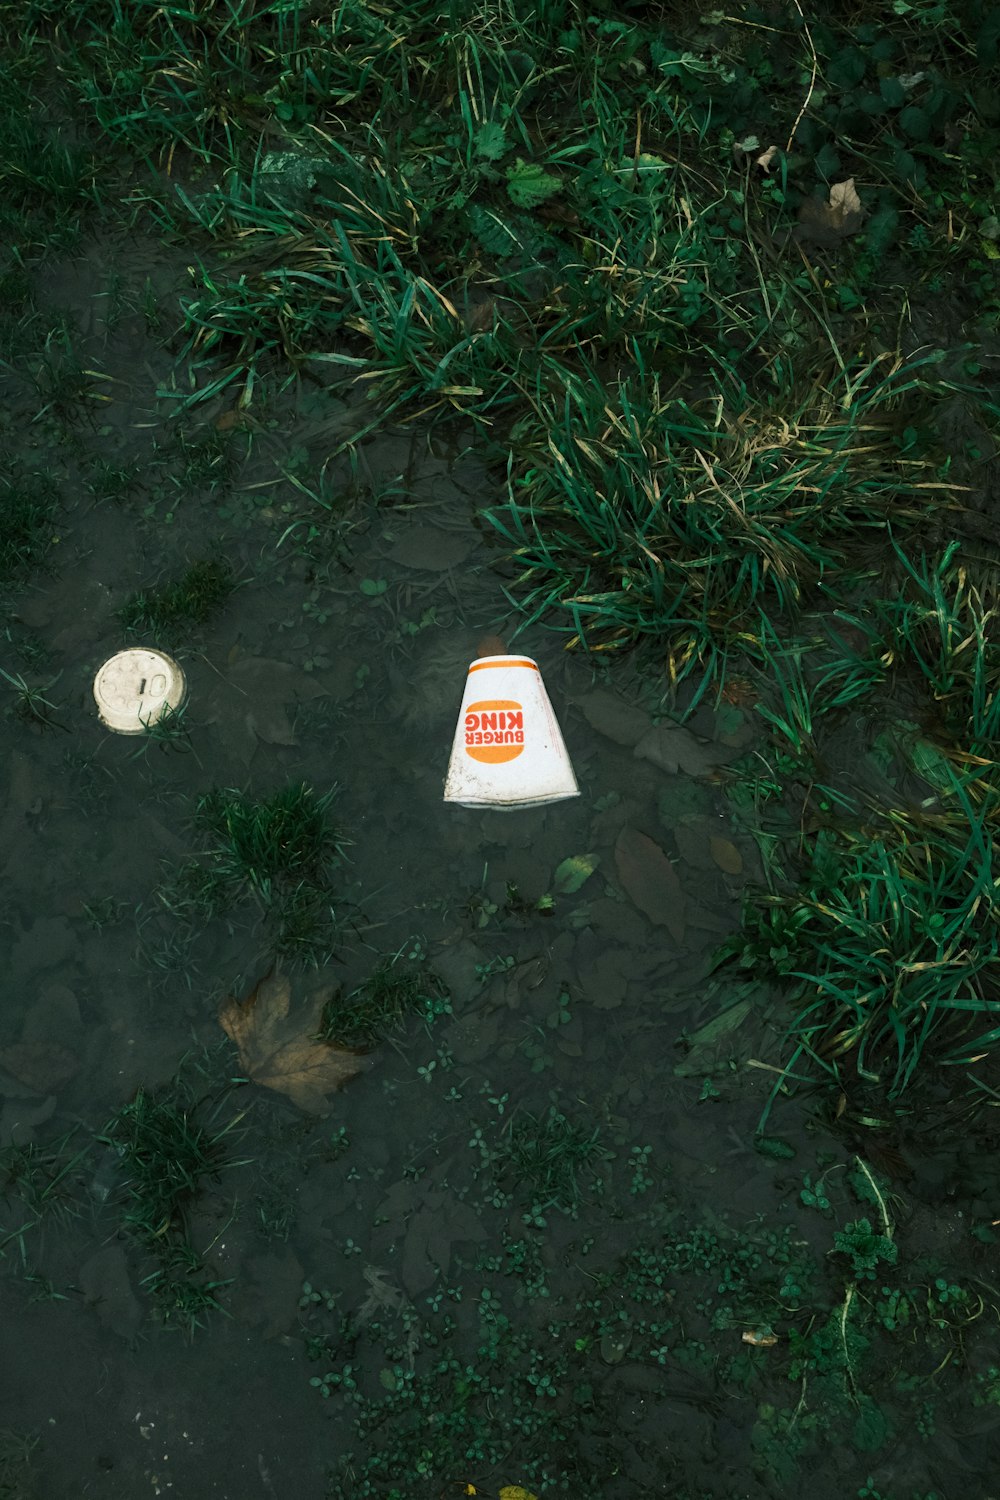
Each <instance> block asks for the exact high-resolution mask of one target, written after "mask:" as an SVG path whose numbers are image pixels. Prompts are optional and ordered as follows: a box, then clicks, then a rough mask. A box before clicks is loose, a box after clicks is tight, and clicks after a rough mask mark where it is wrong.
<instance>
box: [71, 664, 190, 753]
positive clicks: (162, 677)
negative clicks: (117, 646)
mask: <svg viewBox="0 0 1000 1500" xmlns="http://www.w3.org/2000/svg"><path fill="white" fill-rule="evenodd" d="M186 692H187V684H186V683H185V681H184V673H183V672H182V671H181V669H180V667H179V666H178V665H177V663H176V662H175V661H174V659H173V657H171V656H167V655H166V654H165V653H164V652H163V651H152V650H149V649H148V648H146V647H142V646H134V647H131V648H130V649H129V650H127V651H119V652H118V654H117V656H112V657H110V658H109V659H108V660H107V661H106V662H105V663H104V665H103V667H101V669H100V671H99V672H98V674H97V676H96V677H95V678H94V698H95V699H96V701H97V711H98V713H99V714H100V716H101V723H102V724H106V725H107V727H108V728H109V729H113V730H114V731H115V733H116V734H145V732H146V730H147V729H148V728H149V726H150V725H151V724H155V723H156V721H157V719H159V718H161V717H162V716H163V714H164V713H166V712H167V711H168V710H169V709H177V708H180V706H181V704H182V703H183V702H184V697H185V694H186Z"/></svg>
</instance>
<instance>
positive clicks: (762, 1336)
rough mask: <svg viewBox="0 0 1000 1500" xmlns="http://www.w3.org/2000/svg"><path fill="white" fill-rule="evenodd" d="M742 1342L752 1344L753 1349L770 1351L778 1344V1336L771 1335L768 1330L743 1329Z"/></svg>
mask: <svg viewBox="0 0 1000 1500" xmlns="http://www.w3.org/2000/svg"><path fill="white" fill-rule="evenodd" d="M743 1342H744V1344H752V1345H753V1346H754V1348H755V1349H770V1348H771V1347H772V1346H773V1345H774V1344H776V1343H777V1342H778V1335H777V1334H776V1333H772V1332H771V1330H770V1328H745V1329H744V1330H743Z"/></svg>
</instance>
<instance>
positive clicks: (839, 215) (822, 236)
mask: <svg viewBox="0 0 1000 1500" xmlns="http://www.w3.org/2000/svg"><path fill="white" fill-rule="evenodd" d="M864 217H865V211H864V205H863V204H862V202H861V199H860V198H859V197H858V194H857V191H856V190H855V187H854V178H853V177H848V179H847V181H846V182H835V183H834V184H833V186H832V187H831V189H830V198H829V201H828V202H826V203H824V202H823V201H822V199H820V198H805V199H803V201H802V203H801V205H800V207H799V223H798V228H797V230H796V233H797V235H798V237H799V239H805V240H813V241H814V242H815V243H816V244H818V245H835V244H839V242H840V241H841V240H843V239H846V238H847V236H848V235H849V234H857V232H858V230H859V229H860V228H861V225H862V222H863V221H864Z"/></svg>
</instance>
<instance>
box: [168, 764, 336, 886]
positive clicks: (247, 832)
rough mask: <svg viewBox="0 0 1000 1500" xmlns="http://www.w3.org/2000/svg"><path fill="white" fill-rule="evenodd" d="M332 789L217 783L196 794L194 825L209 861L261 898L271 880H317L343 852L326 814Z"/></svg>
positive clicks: (231, 881) (224, 875) (223, 875)
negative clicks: (264, 789) (252, 793)
mask: <svg viewBox="0 0 1000 1500" xmlns="http://www.w3.org/2000/svg"><path fill="white" fill-rule="evenodd" d="M333 798H334V792H333V791H329V792H325V793H323V794H322V795H321V796H317V795H316V793H315V792H314V791H313V790H312V788H311V787H308V786H306V785H305V784H304V783H302V782H299V783H293V784H291V785H289V786H287V787H284V788H283V789H282V790H281V791H279V792H275V793H274V794H273V795H272V796H270V797H259V798H254V797H249V796H247V795H246V794H245V793H243V792H238V791H234V790H233V789H231V788H230V789H226V788H219V789H217V790H215V791H213V792H209V793H207V794H206V795H205V796H204V797H201V798H199V800H198V804H197V807H196V808H195V814H194V826H195V829H196V830H197V831H198V832H199V833H201V834H203V835H205V836H206V837H207V838H208V839H209V840H210V841H211V859H212V866H213V868H214V870H215V871H216V872H217V874H218V875H219V877H220V878H221V879H222V880H224V881H226V882H228V883H229V884H230V885H232V886H233V887H235V888H237V889H244V888H245V889H249V890H252V891H254V892H256V893H257V894H258V895H260V896H262V897H263V898H265V899H267V898H268V897H269V895H270V893H271V891H272V889H273V888H274V886H275V884H276V882H284V883H289V882H291V883H293V884H294V883H297V882H300V881H302V880H311V881H313V882H322V881H324V880H325V879H326V877H327V874H328V872H329V870H330V868H331V866H332V865H333V864H335V863H336V862H337V861H338V860H339V859H340V858H341V857H342V855H343V852H344V847H345V845H344V839H343V836H342V835H341V834H340V833H339V831H338V830H337V829H336V828H335V827H334V826H333V824H332V823H331V822H330V819H329V817H328V813H329V810H330V805H331V803H332V801H333Z"/></svg>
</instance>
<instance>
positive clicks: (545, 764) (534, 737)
mask: <svg viewBox="0 0 1000 1500" xmlns="http://www.w3.org/2000/svg"><path fill="white" fill-rule="evenodd" d="M579 795H580V789H579V787H578V786H577V784H576V777H575V776H574V775H573V767H572V766H571V765H570V760H569V756H568V755H567V753H566V746H565V744H564V743H563V737H562V735H561V734H560V732H559V725H558V724H557V723H556V716H555V714H554V713H553V712H552V704H551V703H550V702H549V698H548V694H547V693H546V691H545V686H544V684H543V682H542V674H541V672H540V671H539V670H538V664H537V662H533V661H532V660H531V658H530V657H529V656H482V657H479V658H478V659H477V660H476V661H474V662H473V663H472V665H471V666H470V667H469V672H468V676H467V677H466V679H465V693H464V695H463V697H462V710H461V713H460V714H459V716H458V727H457V729H456V730H455V741H454V744H453V745H452V750H451V761H450V763H449V766H448V777H447V780H446V781H445V786H444V800H445V801H446V802H457V803H458V804H459V806H461V807H495V808H500V809H511V808H516V807H542V806H544V805H545V803H547V802H561V801H562V800H563V798H564V797H578V796H579Z"/></svg>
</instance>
